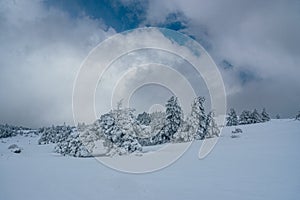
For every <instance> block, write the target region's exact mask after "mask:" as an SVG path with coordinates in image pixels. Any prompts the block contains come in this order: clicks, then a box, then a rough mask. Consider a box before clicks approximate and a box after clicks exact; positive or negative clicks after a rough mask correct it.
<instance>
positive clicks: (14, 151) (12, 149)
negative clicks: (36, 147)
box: [8, 144, 22, 153]
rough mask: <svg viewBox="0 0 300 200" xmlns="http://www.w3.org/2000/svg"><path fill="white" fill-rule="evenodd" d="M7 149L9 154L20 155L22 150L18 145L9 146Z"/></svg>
mask: <svg viewBox="0 0 300 200" xmlns="http://www.w3.org/2000/svg"><path fill="white" fill-rule="evenodd" d="M8 149H10V150H11V152H13V153H21V151H22V149H21V148H20V147H19V146H18V145H16V144H12V145H10V146H9V147H8Z"/></svg>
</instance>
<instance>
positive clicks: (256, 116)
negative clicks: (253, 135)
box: [250, 109, 263, 124]
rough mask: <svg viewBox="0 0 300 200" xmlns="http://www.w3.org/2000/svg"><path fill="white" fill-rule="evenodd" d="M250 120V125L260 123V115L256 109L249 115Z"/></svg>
mask: <svg viewBox="0 0 300 200" xmlns="http://www.w3.org/2000/svg"><path fill="white" fill-rule="evenodd" d="M250 118H251V120H250V121H251V124H256V123H261V122H262V121H263V120H262V117H261V115H260V114H259V113H258V112H257V110H256V109H254V110H253V112H252V113H251V115H250Z"/></svg>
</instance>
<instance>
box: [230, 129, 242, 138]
mask: <svg viewBox="0 0 300 200" xmlns="http://www.w3.org/2000/svg"><path fill="white" fill-rule="evenodd" d="M231 133H232V134H231V138H238V137H240V134H241V133H243V131H242V129H240V128H236V129H234V130H233V131H231Z"/></svg>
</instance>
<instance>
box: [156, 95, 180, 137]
mask: <svg viewBox="0 0 300 200" xmlns="http://www.w3.org/2000/svg"><path fill="white" fill-rule="evenodd" d="M182 120H183V113H182V110H181V107H180V105H179V104H178V99H177V97H175V96H172V97H171V98H170V99H169V100H168V101H167V103H166V125H165V127H164V130H163V132H162V135H161V136H162V140H164V142H168V141H170V140H171V139H172V138H173V135H174V134H175V133H176V132H177V131H178V129H179V127H180V125H181V123H182Z"/></svg>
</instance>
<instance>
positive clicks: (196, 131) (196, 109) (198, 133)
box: [188, 97, 206, 140]
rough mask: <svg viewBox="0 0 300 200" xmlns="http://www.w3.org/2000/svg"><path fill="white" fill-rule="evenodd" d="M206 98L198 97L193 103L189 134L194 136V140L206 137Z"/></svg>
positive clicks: (189, 120)
mask: <svg viewBox="0 0 300 200" xmlns="http://www.w3.org/2000/svg"><path fill="white" fill-rule="evenodd" d="M204 102H205V98H204V97H196V98H195V99H194V101H193V103H192V111H191V115H190V117H189V119H188V123H189V124H190V130H189V133H190V134H191V135H193V137H194V139H197V140H202V139H204V137H205V132H206V131H205V128H206V126H205V123H206V115H205V110H204Z"/></svg>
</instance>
